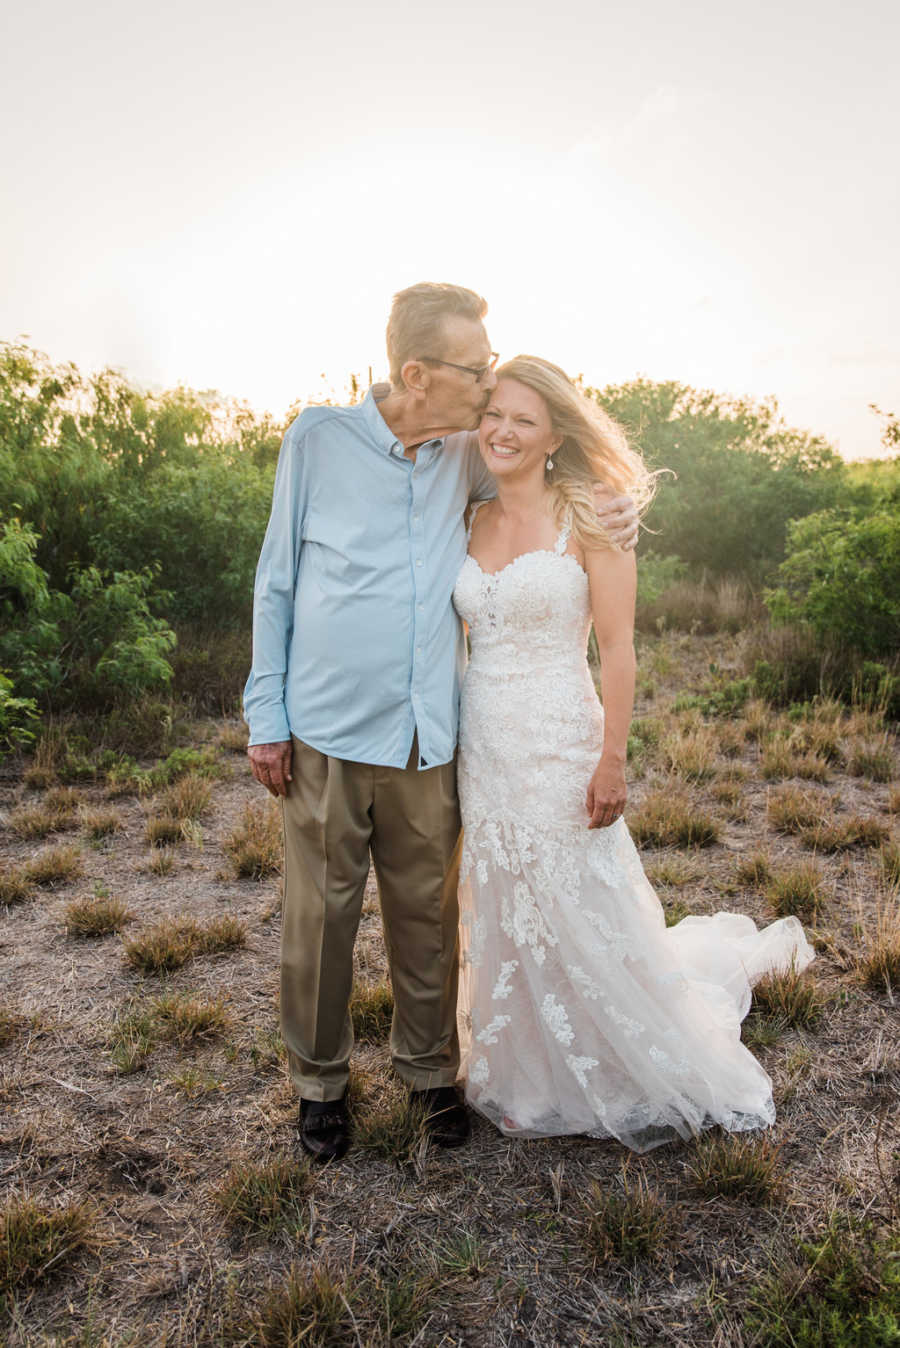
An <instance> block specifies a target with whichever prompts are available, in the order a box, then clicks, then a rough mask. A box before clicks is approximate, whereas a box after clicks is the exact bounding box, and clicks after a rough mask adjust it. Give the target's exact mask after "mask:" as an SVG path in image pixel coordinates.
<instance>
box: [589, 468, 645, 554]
mask: <svg viewBox="0 0 900 1348" xmlns="http://www.w3.org/2000/svg"><path fill="white" fill-rule="evenodd" d="M594 506H595V509H596V511H597V518H598V519H599V520H600V523H601V524H602V525H603V527H604V529H605V530H606V532H607V533H608V534H609V539H610V542H611V543H613V544H614V545H615V547H617V548H621V549H622V550H623V552H629V551H630V550H631V549H632V548H633V547H634V545H635V544H636V543H637V540H638V523H639V521H638V513H637V510H636V509H635V505H634V501H632V499H631V497H630V496H616V495H614V493H613V491H612V488H610V487H607V486H606V485H605V484H604V483H598V484H597V485H596V486H595V487H594Z"/></svg>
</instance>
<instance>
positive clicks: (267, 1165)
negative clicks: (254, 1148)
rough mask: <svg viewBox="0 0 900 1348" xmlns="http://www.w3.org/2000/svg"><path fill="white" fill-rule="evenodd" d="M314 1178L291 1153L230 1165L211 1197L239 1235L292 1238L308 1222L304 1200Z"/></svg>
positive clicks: (299, 1234)
mask: <svg viewBox="0 0 900 1348" xmlns="http://www.w3.org/2000/svg"><path fill="white" fill-rule="evenodd" d="M312 1187H313V1181H312V1176H311V1174H310V1169H309V1165H308V1164H307V1163H306V1162H299V1161H297V1160H296V1159H295V1158H294V1157H293V1156H275V1157H272V1158H271V1159H270V1160H267V1161H262V1162H251V1161H241V1162H238V1163H237V1164H236V1165H233V1166H232V1167H231V1169H230V1170H229V1172H228V1174H227V1175H226V1177H225V1179H224V1180H223V1182H222V1184H221V1185H220V1186H219V1188H218V1189H216V1190H215V1191H214V1192H213V1195H212V1198H213V1202H214V1203H215V1204H216V1206H217V1207H218V1208H219V1209H220V1210H221V1212H222V1214H223V1216H224V1218H225V1220H226V1222H227V1223H228V1224H229V1226H231V1227H232V1228H234V1229H236V1230H237V1231H239V1232H240V1233H241V1234H242V1235H248V1236H249V1235H263V1236H273V1235H275V1234H276V1233H277V1232H279V1231H284V1232H285V1234H286V1235H288V1236H289V1237H293V1238H294V1239H296V1238H298V1237H299V1236H301V1235H302V1233H303V1231H304V1230H305V1229H306V1227H307V1225H308V1208H307V1204H306V1200H307V1198H308V1196H309V1194H310V1193H311V1191H312Z"/></svg>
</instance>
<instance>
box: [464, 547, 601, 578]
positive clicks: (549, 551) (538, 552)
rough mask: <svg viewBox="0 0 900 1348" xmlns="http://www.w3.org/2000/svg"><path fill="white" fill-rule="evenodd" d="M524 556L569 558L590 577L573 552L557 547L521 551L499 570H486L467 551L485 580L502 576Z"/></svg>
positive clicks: (564, 559)
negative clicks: (562, 550)
mask: <svg viewBox="0 0 900 1348" xmlns="http://www.w3.org/2000/svg"><path fill="white" fill-rule="evenodd" d="M524 557H558V558H559V559H560V561H566V560H568V561H570V562H574V563H575V565H576V566H577V567H578V570H579V571H580V572H581V574H582V575H583V576H584V578H585V580H587V578H588V574H587V572H586V571H585V569H584V567H583V566H582V565H581V562H579V560H578V558H577V557H576V556H575V554H574V553H573V552H557V551H556V550H555V548H531V549H530V551H528V552H520V553H519V555H518V556H517V557H513V559H512V561H511V562H507V563H506V566H501V567H500V569H499V570H498V571H485V569H484V567H483V566H482V565H481V563H480V562H479V560H478V558H477V557H475V556H473V554H472V553H471V552H467V553H466V561H473V562H474V563H475V565H476V566H477V567H478V570H479V571H480V572H481V574H482V576H483V577H484V578H485V580H493V579H494V578H495V577H496V576H502V575H503V572H504V571H508V570H509V569H510V567H512V566H515V564H516V562H521V561H522V559H523V558H524Z"/></svg>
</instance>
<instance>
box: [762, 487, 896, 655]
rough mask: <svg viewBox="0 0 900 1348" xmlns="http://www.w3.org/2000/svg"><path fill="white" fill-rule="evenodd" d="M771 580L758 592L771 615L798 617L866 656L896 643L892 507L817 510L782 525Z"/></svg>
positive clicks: (819, 633)
mask: <svg viewBox="0 0 900 1348" xmlns="http://www.w3.org/2000/svg"><path fill="white" fill-rule="evenodd" d="M778 580H779V584H778V586H777V588H775V589H772V590H769V591H768V592H767V593H766V596H765V599H766V604H767V605H768V607H769V610H770V612H771V614H772V617H773V619H774V620H775V621H776V622H789V623H790V622H792V623H798V622H799V623H806V624H808V625H809V627H811V628H812V630H813V631H814V632H815V634H816V636H818V637H819V638H820V639H824V640H826V641H830V642H833V643H834V644H836V645H839V646H847V647H851V648H853V649H854V650H856V651H859V652H860V654H861V655H864V656H866V657H868V658H869V659H873V660H878V659H879V658H882V657H884V656H892V655H894V654H895V653H896V651H897V649H898V647H900V512H898V511H897V510H896V509H890V508H888V507H887V506H885V507H883V508H881V509H878V510H875V511H873V512H872V513H870V514H867V515H862V516H856V517H854V516H851V515H848V514H847V513H846V512H839V511H835V510H823V511H819V512H817V513H816V514H814V515H809V516H808V517H807V518H806V519H801V520H796V521H795V522H794V523H793V524H791V525H790V529H789V542H788V555H787V557H786V558H785V560H784V561H783V562H782V563H781V565H780V567H779V568H778Z"/></svg>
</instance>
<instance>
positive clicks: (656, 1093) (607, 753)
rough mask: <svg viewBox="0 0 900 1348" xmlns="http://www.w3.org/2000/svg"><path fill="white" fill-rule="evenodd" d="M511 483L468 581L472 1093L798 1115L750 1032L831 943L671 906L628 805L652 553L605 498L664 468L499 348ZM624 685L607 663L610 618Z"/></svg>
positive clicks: (572, 1124)
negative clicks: (767, 984)
mask: <svg viewBox="0 0 900 1348" xmlns="http://www.w3.org/2000/svg"><path fill="white" fill-rule="evenodd" d="M478 436H479V448H480V451H481V454H482V456H483V459H484V462H485V465H486V466H487V468H488V469H489V470H490V472H491V473H492V474H493V475H494V479H495V481H496V484H497V496H496V498H495V499H494V500H490V501H486V502H483V503H481V504H480V505H476V506H475V507H474V509H473V513H472V515H471V518H470V521H469V533H468V538H469V543H468V555H467V556H466V559H465V562H464V564H463V567H462V570H461V572H460V574H459V578H458V580H457V583H456V588H455V591H454V604H455V605H456V608H457V611H458V612H459V614H460V615H461V617H462V618H463V619H464V620H465V621H466V623H467V624H468V626H469V632H470V640H471V658H470V662H469V666H468V670H467V673H466V677H465V681H464V684H463V691H462V706H461V713H460V736H459V794H460V805H461V810H462V819H463V828H464V851H463V863H462V871H461V889H460V907H461V918H462V928H461V931H462V937H461V944H462V968H461V977H460V1008H459V1021H460V1031H461V1039H462V1043H463V1066H462V1075H463V1077H464V1079H465V1081H466V1097H467V1100H468V1101H469V1103H470V1104H471V1105H473V1106H474V1107H475V1108H476V1109H478V1110H479V1111H480V1112H481V1113H483V1114H484V1115H486V1116H487V1118H489V1119H490V1120H491V1121H492V1122H493V1123H494V1124H495V1125H496V1126H497V1127H498V1128H499V1129H500V1130H501V1131H502V1132H504V1133H507V1134H509V1135H512V1136H520V1137H529V1136H530V1137H535V1136H553V1135H559V1134H568V1133H588V1134H591V1135H592V1136H595V1137H616V1138H618V1139H619V1140H620V1141H622V1142H623V1143H625V1144H626V1145H627V1146H629V1147H631V1148H633V1149H635V1150H638V1151H644V1150H647V1149H648V1148H650V1147H653V1146H655V1145H657V1144H658V1143H659V1142H663V1141H666V1140H667V1139H669V1138H671V1137H673V1136H675V1135H680V1136H682V1137H689V1136H692V1135H695V1134H697V1133H698V1132H699V1131H700V1130H701V1129H703V1128H706V1127H709V1126H711V1125H713V1124H721V1125H722V1126H723V1127H725V1128H727V1129H730V1130H734V1131H737V1130H742V1129H747V1128H755V1127H762V1126H767V1125H769V1124H771V1123H772V1122H773V1120H774V1117H775V1112H774V1106H773V1103H772V1090H771V1082H770V1080H769V1077H768V1076H767V1075H766V1073H765V1071H764V1070H763V1069H762V1067H761V1066H760V1065H759V1064H758V1063H757V1062H756V1060H755V1058H754V1057H753V1056H752V1054H751V1053H750V1052H749V1051H748V1050H747V1049H746V1048H745V1047H744V1046H743V1045H742V1044H741V1040H740V1022H741V1019H742V1018H743V1016H744V1015H745V1014H746V1012H747V1009H748V1007H749V1003H750V989H751V985H752V983H753V982H754V981H755V979H756V978H758V977H759V976H760V975H761V974H763V973H764V972H767V971H769V970H771V969H774V968H783V967H785V966H786V965H789V964H790V963H791V961H792V960H793V961H796V963H797V964H798V966H801V967H802V966H804V965H806V964H807V963H808V962H809V961H810V960H811V959H812V958H813V951H812V949H811V947H810V946H809V944H808V943H807V941H806V939H805V937H804V935H803V930H802V928H801V926H800V924H799V922H798V921H797V920H796V918H785V919H783V920H782V921H779V922H775V923H773V924H772V925H771V926H769V927H767V928H766V929H765V930H763V931H761V932H758V931H757V929H756V927H755V925H754V923H753V922H752V921H751V919H750V918H748V917H743V916H740V915H737V914H728V913H717V914H716V915H715V916H714V917H711V918H698V917H689V918H686V919H685V920H684V921H682V922H680V923H679V924H678V925H677V926H675V927H673V928H670V929H667V928H666V925H665V921H664V918H663V913H662V909H661V907H660V904H659V901H658V900H657V898H656V896H655V894H654V892H653V890H652V888H651V886H650V884H649V883H648V881H647V879H646V877H645V875H644V872H643V870H642V868H641V863H640V860H639V858H638V854H637V852H636V850H635V847H634V845H633V843H632V841H631V837H630V835H629V832H628V829H627V827H626V825H625V822H624V820H623V819H622V811H623V809H624V806H625V801H626V796H627V787H626V744H627V740H628V727H629V722H630V719H631V712H632V701H633V695H634V668H635V657H634V646H633V617H634V598H635V576H636V567H635V559H634V554H633V553H630V552H622V551H620V550H619V549H617V548H614V547H612V546H610V544H609V542H608V540H607V538H606V536H605V534H604V532H603V529H602V526H601V525H600V524H599V523H598V520H597V515H596V513H595V510H594V505H593V501H594V497H593V488H594V486H595V484H596V483H597V482H600V481H604V482H606V483H608V484H610V485H612V486H614V487H615V488H617V489H618V490H619V491H622V492H627V493H629V494H630V495H631V497H632V498H633V499H634V500H635V502H636V503H637V504H638V505H639V506H645V505H646V504H647V502H648V501H649V499H650V497H651V495H652V488H653V478H652V475H651V474H650V473H649V472H648V470H647V468H646V467H645V465H644V463H643V461H642V460H641V458H640V456H639V455H638V454H636V453H635V452H634V451H633V450H632V449H630V448H629V446H628V445H627V443H626V440H625V437H624V435H623V433H622V431H621V429H620V428H619V427H618V426H617V425H616V424H615V423H614V422H612V421H611V420H610V419H609V418H608V417H606V416H605V415H604V414H603V413H602V412H601V410H600V409H599V408H598V407H597V406H596V405H595V404H594V403H593V402H592V401H591V400H590V399H588V398H586V397H585V396H584V395H583V394H581V392H580V391H579V390H578V389H577V388H576V386H575V385H574V384H573V383H572V382H571V381H570V380H569V379H568V378H567V376H566V375H565V374H564V373H563V371H562V370H560V369H558V368H557V367H556V366H555V365H551V364H550V363H549V362H547V361H544V360H539V359H538V358H536V357H533V356H517V357H516V358H515V359H514V360H512V361H510V362H508V363H507V364H506V365H504V366H502V367H501V368H500V369H498V370H497V385H496V388H495V389H494V390H493V392H492V394H491V398H490V401H489V403H488V405H487V407H486V409H485V412H484V415H483V419H482V422H481V427H480V430H479V432H478ZM592 621H593V625H594V632H595V635H596V639H597V648H598V650H599V654H600V677H601V693H602V706H601V704H600V702H599V701H598V698H597V695H596V692H595V689H594V684H593V680H592V678H591V674H590V672H589V669H588V665H587V658H586V648H587V638H588V633H589V629H590V626H591V622H592Z"/></svg>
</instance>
